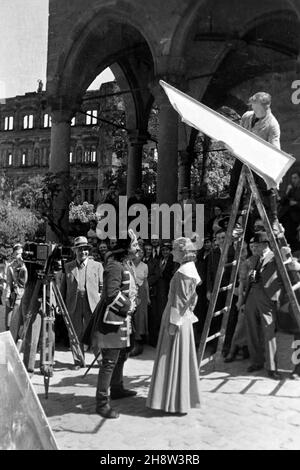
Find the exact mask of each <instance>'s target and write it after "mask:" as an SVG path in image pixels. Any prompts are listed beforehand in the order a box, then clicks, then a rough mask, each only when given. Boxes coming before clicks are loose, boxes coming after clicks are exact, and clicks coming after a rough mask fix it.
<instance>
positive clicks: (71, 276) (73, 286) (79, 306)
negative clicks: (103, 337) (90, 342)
mask: <svg viewBox="0 0 300 470" xmlns="http://www.w3.org/2000/svg"><path fill="white" fill-rule="evenodd" d="M90 248H91V245H89V243H88V241H87V238H86V237H83V236H80V237H77V238H75V240H74V246H73V250H74V252H75V255H76V259H75V260H74V261H70V262H69V263H66V264H65V273H64V274H63V277H62V281H61V292H62V296H63V298H64V301H65V304H66V307H67V310H68V312H69V315H70V318H71V321H72V323H73V326H74V329H75V331H76V334H77V337H78V340H79V341H81V338H82V335H83V332H84V330H85V328H86V326H87V324H88V322H89V320H90V318H91V316H92V313H93V311H94V310H95V307H96V305H97V304H98V302H99V300H100V294H101V289H102V285H103V267H102V264H101V263H99V262H97V261H94V260H93V259H91V258H89V249H90ZM81 348H82V352H83V345H81ZM74 362H75V366H74V369H75V370H77V369H79V368H80V367H84V364H82V363H81V361H80V359H79V358H78V357H75V356H74Z"/></svg>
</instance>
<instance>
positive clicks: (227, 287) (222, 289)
mask: <svg viewBox="0 0 300 470" xmlns="http://www.w3.org/2000/svg"><path fill="white" fill-rule="evenodd" d="M232 286H233V284H228V286H224V287H220V291H219V292H224V291H226V290H229V289H231V288H232Z"/></svg>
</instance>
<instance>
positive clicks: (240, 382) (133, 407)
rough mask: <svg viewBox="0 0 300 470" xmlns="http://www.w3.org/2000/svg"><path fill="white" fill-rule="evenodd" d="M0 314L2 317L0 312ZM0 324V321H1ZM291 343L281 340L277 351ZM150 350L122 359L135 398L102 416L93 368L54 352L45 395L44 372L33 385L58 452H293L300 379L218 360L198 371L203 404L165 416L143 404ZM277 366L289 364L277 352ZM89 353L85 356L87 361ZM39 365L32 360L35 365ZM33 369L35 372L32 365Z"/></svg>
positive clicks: (297, 444) (299, 439)
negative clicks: (114, 416) (77, 366)
mask: <svg viewBox="0 0 300 470" xmlns="http://www.w3.org/2000/svg"><path fill="white" fill-rule="evenodd" d="M0 316H1V315H0ZM0 329H1V325H0ZM290 340H291V338H290V337H281V338H280V345H281V349H282V348H283V347H285V349H286V344H287V343H288V342H289V341H290ZM154 353H155V351H154V349H153V348H150V347H147V348H146V350H145V352H144V353H143V355H141V356H138V357H137V358H132V359H129V360H128V361H127V363H126V366H125V374H126V386H128V387H130V388H132V389H135V390H136V391H137V392H138V395H137V397H134V398H128V399H124V400H117V401H114V404H115V407H116V408H117V409H118V410H119V412H120V414H121V416H120V418H119V419H118V420H104V419H102V418H101V417H99V416H98V415H96V414H95V413H94V408H95V398H94V396H95V390H96V381H97V372H98V369H97V368H93V369H91V371H90V373H89V375H88V376H87V377H86V378H82V375H83V372H82V371H72V370H70V365H71V364H72V357H71V353H70V351H68V350H57V351H56V354H55V359H56V363H55V371H54V377H53V378H52V379H51V382H50V389H49V398H48V399H47V400H46V399H45V396H44V385H43V377H42V376H41V375H38V374H37V375H34V377H33V378H32V382H33V384H34V386H35V389H36V391H37V393H38V395H39V398H40V401H41V404H42V406H43V408H44V410H45V413H46V415H47V417H48V419H49V422H50V425H51V427H52V429H53V432H54V435H55V438H56V440H57V444H58V447H59V448H60V449H66V450H68V449H80V450H84V449H86V450H88V449H93V450H101V449H105V450H112V449H122V450H125V449H126V450H132V449H144V450H145V449H151V450H156V449H168V450H170V449H173V450H179V449H180V450H183V449H186V450H190V449H195V450H202V449H300V382H298V381H291V380H286V381H281V382H276V381H274V380H272V379H269V378H266V377H265V376H264V374H260V375H259V373H256V374H248V375H247V373H245V370H246V368H247V365H248V361H242V360H239V361H236V362H234V363H231V364H224V363H223V362H220V363H219V364H218V365H217V368H216V370H215V371H207V372H204V373H203V374H202V375H201V390H202V406H201V408H200V409H197V410H192V411H191V412H190V413H189V414H188V415H187V416H183V417H179V416H173V415H164V414H161V413H160V412H154V411H151V410H148V409H147V408H146V407H145V400H146V396H147V390H148V385H149V382H150V374H151V371H152V365H153V358H154ZM281 358H283V359H282V360H281V363H282V364H281V366H282V368H288V367H287V366H288V361H287V359H286V358H284V357H283V355H282V354H281ZM91 361H92V355H91V354H87V362H88V363H89V362H91ZM37 365H38V363H37ZM37 372H38V369H37Z"/></svg>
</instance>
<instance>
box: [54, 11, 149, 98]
mask: <svg viewBox="0 0 300 470" xmlns="http://www.w3.org/2000/svg"><path fill="white" fill-rule="evenodd" d="M123 3H124V5H126V2H123ZM121 6H122V4H121ZM132 8H134V9H135V10H138V7H137V6H136V5H134V6H133V5H132ZM121 9H122V8H121ZM123 9H124V14H123V13H122V14H121V13H120V11H118V12H116V10H115V9H113V8H109V7H106V6H105V5H104V6H101V7H100V8H99V7H97V8H96V7H95V8H93V9H89V10H88V11H87V12H86V14H85V15H83V16H82V18H81V19H80V21H79V22H78V23H77V24H76V25H75V27H74V28H73V31H72V32H71V34H70V35H69V39H68V41H67V43H66V46H65V48H64V50H63V51H62V53H61V54H60V57H59V60H58V63H57V66H56V70H52V72H50V73H48V82H47V91H48V95H49V97H50V101H51V100H52V101H54V102H55V101H57V100H58V101H59V102H60V103H59V105H60V106H63V102H64V101H66V102H67V103H68V104H69V105H70V104H71V105H73V106H76V102H78V101H80V100H81V96H82V94H83V92H84V91H85V90H86V89H87V87H88V86H89V84H90V83H92V81H93V80H94V79H95V78H96V76H97V75H99V73H101V72H102V71H103V70H104V69H105V68H106V67H108V66H111V65H112V64H114V63H118V64H119V65H120V67H121V68H122V70H123V71H124V69H125V68H126V65H127V63H126V59H127V58H128V57H130V55H131V56H135V57H139V58H140V60H144V61H145V60H146V61H148V62H149V63H150V68H151V70H152V73H153V71H154V68H155V59H154V58H155V49H156V46H155V45H154V44H155V41H154V39H153V38H152V37H151V38H149V35H150V31H145V25H142V24H139V22H138V18H139V15H138V12H137V11H134V12H133V14H132V15H130V14H129V11H128V10H130V9H129V8H128V5H127V6H126V10H125V7H124V8H123ZM140 17H141V15H140ZM148 29H149V28H148ZM99 46H100V47H99ZM82 64H85V67H83V66H82ZM52 105H53V103H52Z"/></svg>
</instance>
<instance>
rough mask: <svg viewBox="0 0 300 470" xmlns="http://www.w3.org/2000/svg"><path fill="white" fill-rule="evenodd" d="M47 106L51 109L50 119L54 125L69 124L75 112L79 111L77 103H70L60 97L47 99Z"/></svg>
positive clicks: (68, 100)
mask: <svg viewBox="0 0 300 470" xmlns="http://www.w3.org/2000/svg"><path fill="white" fill-rule="evenodd" d="M47 104H48V106H49V107H50V109H51V118H52V122H54V123H62V122H66V123H71V120H72V118H73V117H74V116H75V113H76V111H77V110H78V109H79V107H80V105H79V103H77V104H76V103H74V102H71V100H70V99H68V98H66V97H64V96H61V97H52V96H50V97H48V99H47Z"/></svg>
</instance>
